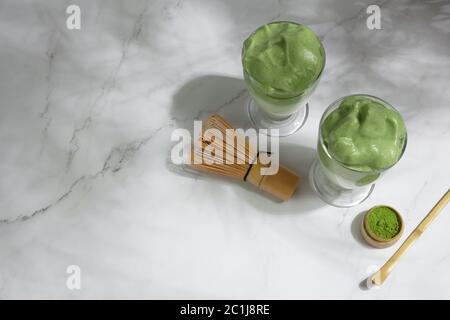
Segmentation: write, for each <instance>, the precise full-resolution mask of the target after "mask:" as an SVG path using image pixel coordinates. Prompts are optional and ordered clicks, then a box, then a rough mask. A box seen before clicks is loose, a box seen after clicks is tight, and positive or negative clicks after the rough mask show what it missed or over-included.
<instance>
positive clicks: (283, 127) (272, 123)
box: [247, 99, 309, 137]
mask: <svg viewBox="0 0 450 320" xmlns="http://www.w3.org/2000/svg"><path fill="white" fill-rule="evenodd" d="M247 110H248V115H249V117H250V120H251V122H252V124H253V126H255V127H256V128H258V129H267V135H269V136H278V137H286V136H289V135H291V134H294V133H296V132H297V131H298V130H299V129H300V128H301V127H303V125H304V124H305V122H306V119H307V118H308V110H309V106H308V104H305V106H303V107H302V108H300V109H299V110H298V111H297V112H295V113H294V114H292V115H290V116H289V117H287V118H286V119H282V120H276V119H273V118H271V117H269V115H267V113H265V112H264V111H262V110H261V108H260V107H258V106H257V105H256V103H255V101H254V100H253V99H250V101H249V103H248V106H247ZM270 129H278V134H274V133H273V132H272V133H271V132H270Z"/></svg>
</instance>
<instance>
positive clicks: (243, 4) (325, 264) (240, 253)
mask: <svg viewBox="0 0 450 320" xmlns="http://www.w3.org/2000/svg"><path fill="white" fill-rule="evenodd" d="M373 3H374V2H372V1H370V2H368V1H312V0H311V1H297V0H295V1H294V0H291V1H290V0H279V1H275V0H271V1H269V0H264V1H261V0H258V1H256V0H254V1H231V0H230V1H211V0H192V1H188V0H169V1H117V0H116V1H100V0H95V1H87V0H86V1H79V0H74V1H58V2H57V1H13V0H1V1H0V42H1V44H2V49H1V50H0V97H1V108H0V145H1V148H0V176H1V179H0V299H15V298H68V299H79V298H88V299H90V298H211V299H215V298H225V299H226V298H255V299H256V298H273V299H281V298H286V299H297V298H326V299H327V298H343V299H356V298H358V299H391V298H406V299H410V298H425V299H428V298H438V299H440V298H446V299H449V298H450V272H449V270H450V233H449V232H448V229H449V226H450V210H449V209H448V208H447V210H446V211H444V212H443V213H442V214H441V216H439V217H438V219H437V220H436V221H435V222H434V223H433V224H432V225H431V226H430V228H429V229H428V231H427V232H426V233H425V234H424V235H423V236H422V238H421V239H420V241H418V242H417V243H416V244H415V245H414V247H413V248H412V249H411V250H410V251H409V252H408V254H407V255H406V256H404V257H403V259H402V260H401V261H400V263H399V264H398V266H397V268H396V269H395V270H394V272H393V274H392V275H391V277H390V278H389V279H388V281H387V282H386V283H385V285H384V286H383V287H382V288H381V289H378V290H371V291H364V290H362V289H361V288H360V286H359V284H360V281H361V280H362V279H364V278H365V277H366V276H367V275H368V273H369V272H370V271H373V268H375V267H376V266H380V265H381V264H382V263H384V261H385V260H386V259H387V258H388V257H389V256H390V254H392V253H393V252H394V250H395V248H396V247H393V248H389V249H383V250H377V249H372V248H369V247H368V246H366V245H365V244H364V243H363V242H362V241H361V238H360V236H359V233H358V224H359V223H360V219H361V213H363V212H364V211H365V210H366V209H368V208H370V207H371V206H372V205H375V204H380V203H383V204H389V205H392V206H394V207H396V208H397V209H398V210H400V211H401V212H402V213H403V215H404V218H405V221H406V230H405V231H406V234H407V233H409V232H410V231H411V230H412V229H413V228H414V227H415V225H416V224H417V223H418V222H419V221H420V220H421V218H422V217H423V216H424V215H425V214H426V213H427V212H428V210H429V209H430V208H431V207H432V206H433V204H434V203H435V202H436V201H437V200H438V199H439V198H440V196H441V195H442V194H443V193H444V192H445V191H446V190H447V189H448V187H449V186H450V183H449V182H450V166H449V160H450V142H449V141H450V109H449V101H450V58H449V54H450V2H449V1H437V0H436V1H422V0H420V1H419V0H418V1H392V0H391V1H382V2H378V5H379V6H380V7H381V22H382V24H381V27H382V29H381V30H368V29H367V27H366V19H367V17H368V15H367V14H366V8H367V6H368V4H373ZM375 3H376V2H375ZM69 4H77V5H79V6H80V8H81V30H68V29H67V28H66V23H65V22H66V18H67V14H66V7H67V6H68V5H69ZM274 20H294V21H298V22H301V23H304V24H307V25H309V26H311V27H312V28H313V29H314V30H315V31H316V32H317V34H318V35H319V36H320V37H321V39H323V43H324V46H325V49H326V53H327V64H326V67H325V71H324V74H323V77H322V80H321V83H320V84H319V86H318V88H317V91H316V93H315V94H314V95H313V97H312V100H311V109H310V116H309V119H308V121H307V123H306V125H305V127H304V128H303V129H302V130H301V131H299V132H298V133H297V134H295V135H293V136H290V137H288V138H283V139H282V140H281V160H282V162H283V163H284V164H286V165H287V166H290V167H292V168H293V169H295V170H296V171H298V172H299V173H300V174H301V175H302V178H303V180H302V182H301V186H300V189H299V191H298V192H297V193H296V194H295V196H294V198H293V199H292V200H291V201H289V202H287V203H284V204H279V203H276V202H274V201H272V200H271V199H268V198H266V197H264V196H263V195H261V194H258V193H257V192H253V191H252V190H250V189H248V188H243V187H242V186H241V185H240V184H235V183H230V182H227V181H222V180H217V179H213V178H196V177H191V176H186V175H180V174H178V173H177V172H176V171H174V170H173V168H172V167H171V166H170V164H169V163H168V155H169V152H170V149H171V147H172V142H171V141H170V135H171V132H172V131H173V130H174V129H175V128H178V127H191V126H192V120H193V119H196V118H204V117H205V116H207V115H208V114H209V113H212V112H214V111H219V112H220V113H221V114H223V115H225V116H226V117H229V118H230V119H231V120H232V122H233V123H234V124H235V125H240V126H244V125H248V120H247V116H246V111H245V104H246V102H247V100H248V94H247V91H246V90H245V86H244V84H243V81H242V74H241V73H242V70H241V65H240V52H241V44H242V41H243V40H244V39H245V37H246V36H247V35H248V34H249V33H250V32H251V31H252V30H254V29H255V28H256V27H258V26H259V25H261V24H264V23H266V22H269V21H274ZM357 92H364V93H369V94H373V95H376V96H379V97H381V98H384V99H386V100H387V101H389V102H391V103H392V104H393V105H394V106H396V107H397V108H398V109H399V110H400V111H401V112H402V114H403V115H404V118H405V120H406V123H407V127H408V133H409V141H408V147H407V150H406V153H405V155H404V157H403V159H402V160H401V161H400V162H399V164H398V165H397V166H396V167H395V168H394V169H393V170H392V171H391V172H389V173H388V174H387V175H386V176H385V177H384V178H383V180H381V181H380V182H379V183H378V184H377V186H376V187H375V190H374V193H373V194H372V196H371V197H370V199H369V200H367V201H366V202H365V203H363V204H361V205H359V206H357V207H354V208H350V209H339V208H334V207H330V206H328V205H325V204H324V203H323V202H321V201H320V200H319V199H318V198H317V196H316V195H315V194H314V193H313V191H312V190H311V187H310V186H309V184H308V181H307V173H308V169H309V166H310V165H311V163H312V161H313V159H314V157H315V144H316V138H317V130H318V122H319V119H320V116H321V114H322V112H323V111H324V109H325V108H326V107H327V105H329V104H330V103H331V102H332V101H334V100H335V99H337V98H339V97H341V96H343V95H347V94H350V93H357ZM404 238H405V236H404V237H403V239H404ZM69 265H78V266H79V267H80V268H81V275H82V277H81V280H82V282H81V283H82V288H81V289H80V290H69V289H68V288H67V287H66V280H67V277H68V274H67V273H66V269H67V267H68V266H69Z"/></svg>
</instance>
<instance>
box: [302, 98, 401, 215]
mask: <svg viewBox="0 0 450 320" xmlns="http://www.w3.org/2000/svg"><path fill="white" fill-rule="evenodd" d="M406 142H407V133H406V127H405V124H404V121H403V118H402V116H401V115H400V113H399V112H398V111H397V110H396V109H395V108H394V107H392V106H391V105H390V104H389V103H387V102H386V101H384V100H381V99H379V98H377V97H374V96H370V95H365V94H358V95H351V96H347V97H344V98H341V99H339V100H337V101H335V102H334V103H332V104H331V105H330V106H329V107H328V108H327V110H325V113H324V114H323V116H322V119H321V121H320V127H319V139H318V144H317V154H318V160H316V162H315V163H314V164H313V166H312V168H311V172H310V179H311V183H312V185H313V187H314V188H315V190H316V191H317V193H318V194H319V196H320V197H321V198H322V199H323V200H324V201H325V202H327V203H329V204H331V205H334V206H337V207H351V206H354V205H357V204H359V203H361V202H363V201H364V200H365V199H367V198H368V197H369V195H370V193H371V192H372V190H373V188H374V186H375V181H376V180H378V179H379V178H380V176H381V175H382V174H383V173H384V172H386V171H387V170H388V169H390V168H391V167H393V166H394V165H395V164H396V163H397V162H398V161H399V160H400V158H401V157H402V155H403V153H404V151H405V148H406Z"/></svg>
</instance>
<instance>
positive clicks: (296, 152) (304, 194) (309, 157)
mask: <svg viewBox="0 0 450 320" xmlns="http://www.w3.org/2000/svg"><path fill="white" fill-rule="evenodd" d="M315 157H316V151H315V150H314V149H312V148H309V147H306V146H302V145H297V144H293V143H284V142H283V141H280V164H281V165H283V166H286V167H287V168H289V169H291V170H293V171H294V172H295V173H297V174H298V175H299V176H300V183H299V186H298V188H297V190H296V191H295V193H294V194H293V196H292V198H291V199H290V200H289V201H287V202H284V203H280V202H279V201H276V200H274V199H272V198H270V197H268V196H267V195H265V194H264V193H262V192H258V191H256V190H255V189H254V188H252V186H248V185H243V188H246V189H249V190H253V191H254V192H255V193H256V194H257V196H248V199H246V200H247V201H248V202H249V203H250V204H252V205H253V206H254V207H255V208H256V209H257V210H258V211H260V212H266V213H270V214H284V213H287V214H305V213H311V212H312V211H313V210H315V209H318V208H321V207H324V206H325V205H326V204H325V203H324V202H323V201H322V200H320V198H319V197H318V196H317V195H316V193H315V191H314V190H313V188H312V187H311V185H310V183H309V179H308V174H309V169H310V167H311V165H312V163H313V162H314V160H315Z"/></svg>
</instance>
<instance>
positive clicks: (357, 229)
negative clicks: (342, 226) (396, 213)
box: [350, 210, 373, 249]
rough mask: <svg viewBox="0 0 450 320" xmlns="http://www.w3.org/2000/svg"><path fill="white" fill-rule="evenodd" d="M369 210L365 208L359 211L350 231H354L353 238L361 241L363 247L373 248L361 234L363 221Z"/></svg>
mask: <svg viewBox="0 0 450 320" xmlns="http://www.w3.org/2000/svg"><path fill="white" fill-rule="evenodd" d="M366 212H367V210H364V211H362V212H360V213H358V214H357V215H356V216H355V218H354V219H353V221H352V224H351V226H350V231H351V233H352V236H353V238H354V239H355V240H356V241H357V242H358V243H359V244H361V245H362V246H363V247H366V248H370V249H373V247H371V246H370V245H369V244H368V243H367V242H366V240H364V238H363V237H362V234H361V223H362V221H363V219H364V215H365V214H366Z"/></svg>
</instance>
